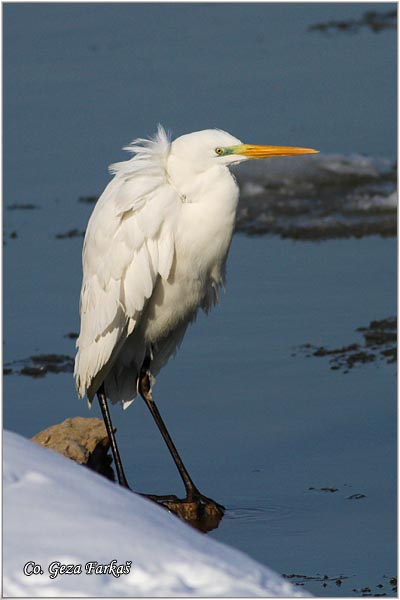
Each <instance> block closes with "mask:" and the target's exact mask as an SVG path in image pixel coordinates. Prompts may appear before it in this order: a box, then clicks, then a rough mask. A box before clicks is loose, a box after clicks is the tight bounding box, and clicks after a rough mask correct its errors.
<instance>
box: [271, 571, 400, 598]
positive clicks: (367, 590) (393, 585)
mask: <svg viewBox="0 0 400 600" xmlns="http://www.w3.org/2000/svg"><path fill="white" fill-rule="evenodd" d="M282 576H283V577H284V578H285V579H290V583H292V584H293V585H297V586H304V585H306V586H307V583H308V582H319V583H321V586H322V587H323V588H329V587H331V586H335V587H341V586H342V585H345V584H347V588H348V587H349V583H350V582H349V581H348V580H351V579H352V578H353V577H354V575H352V576H349V575H339V576H331V575H320V574H319V573H316V574H315V575H305V574H300V573H291V574H285V573H283V574H282ZM382 580H383V582H384V583H381V582H380V583H378V584H376V585H365V586H363V587H360V588H359V589H358V588H353V589H352V592H353V595H354V596H361V597H363V596H374V597H379V596H393V592H395V593H397V577H391V578H389V577H387V576H386V575H382ZM389 587H390V590H389V589H388V588H389ZM385 590H386V591H385ZM331 595H332V596H335V595H336V594H335V592H334V590H333V589H332V594H331ZM346 595H350V594H346Z"/></svg>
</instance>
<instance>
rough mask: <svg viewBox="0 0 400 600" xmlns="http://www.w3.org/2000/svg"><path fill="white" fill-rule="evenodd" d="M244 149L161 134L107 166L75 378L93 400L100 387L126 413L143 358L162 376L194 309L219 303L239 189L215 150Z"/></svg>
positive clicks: (89, 249)
mask: <svg viewBox="0 0 400 600" xmlns="http://www.w3.org/2000/svg"><path fill="white" fill-rule="evenodd" d="M238 143H240V141H239V140H237V139H236V138H234V137H232V136H230V135H229V134H227V133H225V132H222V131H219V130H212V131H204V132H197V133H194V134H190V135H188V136H182V137H181V138H178V139H177V140H175V142H173V143H172V144H171V143H170V142H169V141H168V139H167V136H166V134H165V132H164V130H163V129H162V128H161V127H159V130H158V133H157V136H156V137H155V139H154V140H150V141H146V140H139V141H138V142H136V145H133V146H130V147H128V150H130V151H132V152H135V156H134V157H133V158H132V159H131V160H129V161H126V162H124V163H119V164H117V165H113V166H112V167H111V169H112V171H113V172H114V173H115V177H114V179H113V180H112V181H111V182H110V183H109V185H108V186H107V187H106V189H105V190H104V192H103V194H102V196H101V198H100V199H99V200H98V202H97V205H96V207H95V209H94V211H93V213H92V215H91V218H90V220H89V223H88V227H87V231H86V236H85V241H84V249H83V282H82V291H81V301H80V314H81V331H80V336H79V338H78V340H77V347H78V353H77V356H76V361H75V378H76V385H77V390H78V393H79V395H80V396H81V397H83V396H85V395H87V397H88V400H89V403H91V401H92V399H93V396H94V395H95V393H96V391H97V389H98V388H99V386H100V385H101V383H102V382H103V381H104V385H105V391H106V395H107V397H108V398H110V400H111V401H112V402H114V403H115V402H119V401H120V402H122V403H123V406H124V407H125V408H126V407H127V406H128V405H129V404H130V403H131V402H132V400H133V399H134V397H135V395H136V388H137V377H138V375H139V372H140V369H141V367H142V364H143V361H144V359H145V357H146V356H147V355H150V356H151V366H150V371H151V373H152V374H153V375H156V374H157V373H158V372H159V370H160V369H161V368H162V366H163V365H164V364H165V363H166V362H167V361H168V359H169V358H170V356H171V355H172V354H173V353H174V352H175V351H176V349H177V347H178V346H179V344H180V342H181V341H182V339H183V336H184V334H185V331H186V329H187V326H188V324H189V323H190V322H191V321H192V320H193V319H194V318H195V316H196V313H197V311H198V309H199V308H200V307H201V308H203V309H204V310H205V311H208V310H209V309H210V308H211V307H212V306H213V304H214V303H215V302H216V301H217V289H218V287H219V286H221V285H222V284H223V283H224V278H225V262H226V257H227V253H228V250H229V245H230V242H231V238H232V232H233V227H234V221H235V213H236V207H237V202H238V189H237V186H236V183H235V180H234V178H233V177H232V175H231V174H230V172H229V170H228V169H227V166H226V165H225V164H221V162H218V163H217V162H216V161H215V159H214V148H215V146H218V145H224V146H226V145H229V144H238ZM134 144H135V143H134ZM138 144H139V145H138Z"/></svg>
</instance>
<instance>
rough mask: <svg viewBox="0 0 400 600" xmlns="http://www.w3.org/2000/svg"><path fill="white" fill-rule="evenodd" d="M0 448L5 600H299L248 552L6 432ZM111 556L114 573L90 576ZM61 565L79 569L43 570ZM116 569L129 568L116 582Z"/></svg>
mask: <svg viewBox="0 0 400 600" xmlns="http://www.w3.org/2000/svg"><path fill="white" fill-rule="evenodd" d="M3 445H4V452H3V456H4V471H3V476H4V481H3V510H4V518H3V524H4V527H3V596H8V597H16V596H18V597H32V596H41V597H44V596H53V597H54V596H69V597H72V596H95V597H110V596H120V597H121V596H125V597H126V596H128V597H138V596H139V597H143V596H144V597H162V596H164V597H171V596H172V597H176V596H203V597H204V596H214V597H215V596H217V597H220V596H248V597H249V596H250V597H254V596H286V597H287V596H303V595H305V594H304V592H302V591H300V590H299V589H296V588H294V587H292V586H291V585H290V584H289V583H288V582H286V581H285V580H284V579H283V578H282V577H280V576H279V575H277V574H275V573H274V572H273V571H271V570H270V569H269V568H267V567H264V566H262V565H261V564H259V563H257V562H255V561H254V560H252V559H250V558H249V557H247V556H246V555H245V554H242V553H241V552H239V551H237V550H234V549H232V548H229V547H227V546H225V545H223V544H220V543H218V542H216V541H214V540H213V539H211V538H209V537H207V536H205V535H203V534H201V533H198V532H197V531H195V530H194V529H192V528H191V527H189V526H188V525H186V524H185V523H182V522H181V521H179V520H178V519H177V517H175V516H174V515H172V514H170V513H168V512H167V511H166V510H164V509H162V508H160V507H158V506H156V505H154V504H153V503H151V502H150V501H148V500H146V499H144V498H141V497H140V496H137V495H135V494H132V493H131V492H129V491H127V490H123V489H121V488H119V487H118V486H116V485H114V484H112V483H110V482H108V481H107V480H105V479H103V478H102V477H100V476H98V475H96V474H95V473H92V472H90V471H89V470H86V469H83V468H82V467H80V466H78V465H76V464H75V463H73V462H72V461H69V460H68V459H66V458H64V457H62V456H59V455H57V454H55V453H54V452H52V451H50V450H47V449H45V448H41V447H39V446H37V445H36V444H34V443H32V442H30V441H28V440H26V439H24V438H22V437H20V436H18V435H16V434H14V433H11V432H4V436H3ZM113 560H114V561H116V562H115V563H113V564H114V568H113V569H112V568H111V570H114V574H112V573H108V574H107V573H102V574H96V573H93V574H91V575H89V574H87V573H86V570H85V565H86V564H87V563H89V562H92V563H95V562H96V563H98V565H107V564H108V565H109V564H110V563H111V561H113ZM58 563H60V564H61V565H75V571H79V570H82V573H80V574H79V573H75V574H59V575H58V576H55V577H53V578H51V577H50V574H49V566H50V565H52V564H53V567H50V570H52V571H53V573H57V566H58ZM130 563H131V564H130ZM77 565H78V566H77ZM79 565H81V567H80V566H79ZM116 565H118V566H120V569H122V567H124V570H125V571H129V572H126V573H123V574H120V576H119V577H118V576H115V575H118V569H117V568H116ZM96 566H97V565H96V564H94V565H92V566H91V567H88V568H89V569H90V568H92V570H93V571H96ZM24 567H25V570H26V572H27V573H32V574H31V575H28V574H24ZM108 568H109V569H110V567H108ZM101 569H102V567H100V568H99V567H98V566H97V571H99V570H101ZM40 570H41V571H42V573H39V574H35V573H34V572H33V571H40Z"/></svg>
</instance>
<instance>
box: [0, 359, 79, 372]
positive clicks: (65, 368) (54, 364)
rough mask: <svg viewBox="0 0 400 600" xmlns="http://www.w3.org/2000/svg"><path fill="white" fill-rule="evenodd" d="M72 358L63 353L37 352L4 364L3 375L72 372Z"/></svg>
mask: <svg viewBox="0 0 400 600" xmlns="http://www.w3.org/2000/svg"><path fill="white" fill-rule="evenodd" d="M73 370H74V358H73V357H71V356H67V355H65V354H37V355H35V356H30V357H29V358H26V359H23V360H20V361H14V362H13V363H9V364H7V365H4V367H3V375H13V374H19V375H27V376H28V377H34V378H38V377H44V376H45V375H47V373H72V372H73Z"/></svg>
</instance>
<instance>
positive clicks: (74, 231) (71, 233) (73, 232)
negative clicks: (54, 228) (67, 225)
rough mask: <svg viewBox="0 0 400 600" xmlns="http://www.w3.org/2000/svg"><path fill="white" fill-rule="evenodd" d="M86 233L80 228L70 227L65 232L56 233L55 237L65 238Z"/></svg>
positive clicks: (82, 235) (81, 235)
mask: <svg viewBox="0 0 400 600" xmlns="http://www.w3.org/2000/svg"><path fill="white" fill-rule="evenodd" d="M84 235H85V232H84V231H79V230H78V229H70V230H69V231H66V232H65V233H57V234H56V235H55V238H56V239H57V240H65V239H68V238H77V237H84Z"/></svg>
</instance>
